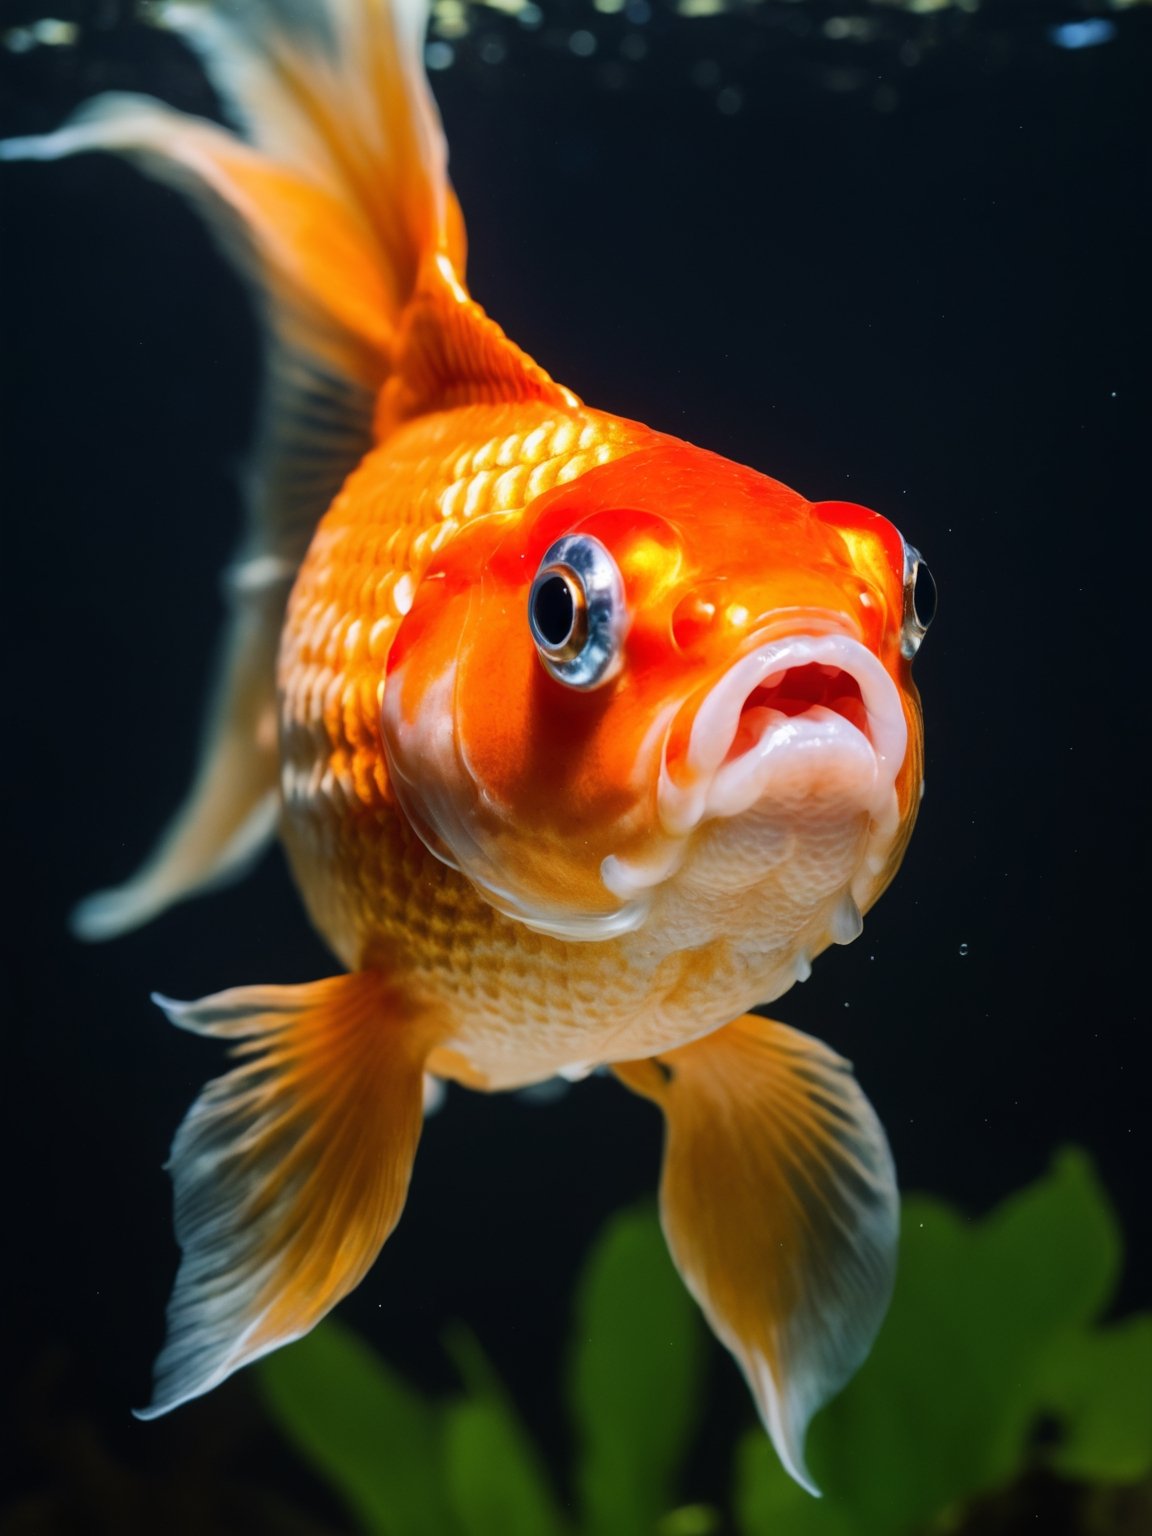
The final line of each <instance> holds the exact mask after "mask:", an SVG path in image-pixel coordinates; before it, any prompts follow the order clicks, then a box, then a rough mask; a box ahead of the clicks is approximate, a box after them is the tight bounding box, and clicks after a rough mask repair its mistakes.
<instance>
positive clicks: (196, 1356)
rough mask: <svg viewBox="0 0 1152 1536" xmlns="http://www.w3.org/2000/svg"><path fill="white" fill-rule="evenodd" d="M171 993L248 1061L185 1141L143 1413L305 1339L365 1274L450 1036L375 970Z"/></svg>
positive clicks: (211, 1094)
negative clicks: (164, 1332)
mask: <svg viewBox="0 0 1152 1536" xmlns="http://www.w3.org/2000/svg"><path fill="white" fill-rule="evenodd" d="M157 1001H158V1002H159V1003H160V1005H161V1006H162V1007H163V1009H164V1011H165V1012H166V1013H167V1015H168V1017H169V1018H170V1019H171V1021H172V1022H173V1023H174V1024H177V1025H179V1026H180V1027H181V1028H183V1029H189V1030H192V1031H194V1032H195V1033H197V1034H202V1035H215V1036H219V1037H221V1038H223V1039H227V1040H232V1041H235V1042H237V1044H236V1046H235V1048H234V1052H233V1054H234V1055H236V1056H238V1057H240V1058H242V1061H241V1064H240V1065H239V1066H237V1067H236V1068H235V1069H234V1070H233V1071H231V1072H229V1073H228V1074H227V1075H226V1076H224V1077H221V1078H217V1079H216V1080H215V1081H213V1082H211V1083H209V1085H208V1087H207V1088H206V1089H205V1090H204V1092H203V1093H202V1094H201V1096H200V1098H199V1099H198V1100H197V1101H196V1103H195V1104H194V1105H193V1106H192V1108H191V1110H189V1112H188V1115H187V1116H186V1118H185V1120H184V1123H183V1124H182V1125H181V1127H180V1129H179V1131H178V1132H177V1134H176V1139H175V1141H174V1143H173V1146H172V1156H171V1159H170V1162H169V1168H170V1171H171V1174H172V1179H173V1183H174V1186H175V1206H176V1238H177V1241H178V1242H179V1244H180V1247H181V1249H182V1253H183V1257H182V1259H181V1263H180V1269H179V1273H178V1274H177V1277H176V1286H175V1289H174V1291H173V1294H172V1300H171V1302H170V1303H169V1308H168V1337H167V1341H166V1343H165V1345H164V1348H163V1350H162V1352H161V1354H160V1356H159V1359H158V1360H157V1362H156V1385H155V1393H154V1397H153V1401H152V1403H151V1405H150V1406H149V1407H148V1408H146V1409H144V1410H143V1411H142V1412H141V1414H140V1417H142V1418H155V1417H156V1416H157V1415H159V1414H162V1413H166V1412H167V1411H168V1410H169V1409H171V1408H174V1407H176V1406H177V1404H179V1403H182V1402H185V1401H187V1400H188V1399H189V1398H192V1397H198V1396H199V1395H200V1394H201V1393H204V1392H207V1391H209V1390H210V1389H211V1388H212V1387H214V1386H216V1385H217V1384H218V1383H219V1382H221V1381H223V1380H224V1379H225V1377H227V1376H229V1375H231V1373H232V1372H233V1371H235V1370H237V1369H238V1368H239V1367H240V1366H242V1365H246V1364H247V1363H248V1362H250V1361H252V1360H255V1359H257V1358H258V1357H259V1356H261V1355H264V1354H267V1353H268V1352H269V1351H270V1350H272V1349H275V1348H276V1347H277V1346H279V1345H281V1344H286V1343H287V1342H288V1341H289V1340H291V1339H294V1338H298V1337H300V1335H301V1334H304V1333H306V1332H307V1331H308V1330H309V1329H310V1328H311V1327H312V1326H313V1325H314V1324H315V1323H316V1322H318V1321H319V1320H320V1318H321V1317H323V1316H324V1314H325V1313H326V1312H327V1311H328V1310H329V1309H330V1308H331V1307H333V1306H334V1305H335V1304H336V1302H337V1301H339V1300H340V1298H341V1297H342V1296H344V1295H346V1294H347V1293H348V1292H349V1291H350V1290H352V1289H353V1287H354V1286H356V1285H357V1284H358V1283H359V1281H360V1280H361V1279H362V1278H363V1276H364V1274H365V1273H366V1272H367V1270H368V1268H369V1266H370V1265H371V1263H372V1261H373V1260H374V1259H375V1257H376V1254H377V1253H378V1252H379V1249H380V1247H381V1245H382V1244H383V1242H384V1240H385V1239H386V1238H387V1236H388V1234H389V1233H390V1232H391V1231H392V1229H393V1227H394V1226H395V1225H396V1222H397V1221H398V1220H399V1217H400V1213H401V1211H402V1209H403V1207H404V1201H405V1198H406V1196H407V1191H408V1181H409V1177H410V1174H411V1170H412V1162H413V1159H414V1157H415V1153H416V1145H417V1142H418V1141H419V1137H420V1130H421V1125H422V1121H423V1076H424V1062H425V1059H426V1057H427V1055H428V1052H429V1050H430V1049H431V1048H432V1045H433V1043H434V1039H435V1035H436V1030H435V1028H434V1026H433V1025H432V1023H431V1022H430V1021H429V1019H428V1018H427V1017H426V1016H420V1015H413V1014H412V1012H411V1010H407V1009H405V1007H404V1005H403V1004H402V1003H401V1002H400V1000H399V999H398V998H397V997H396V996H395V995H394V994H393V993H392V992H391V991H390V989H389V988H388V986H387V984H386V982H385V981H384V980H383V978H382V977H380V976H379V975H377V974H375V973H372V972H357V973H355V974H352V975H348V976H337V977H333V978H331V979H329V980H326V981H318V982H312V983H309V984H307V985H305V986H297V987H241V988H236V989H234V990H232V991H228V992H221V993H218V994H216V995H215V996H213V997H207V998H203V999H202V1000H201V1001H200V1002H196V1003H174V1002H171V1001H169V1000H167V999H162V998H158V999H157Z"/></svg>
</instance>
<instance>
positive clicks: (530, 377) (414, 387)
mask: <svg viewBox="0 0 1152 1536" xmlns="http://www.w3.org/2000/svg"><path fill="white" fill-rule="evenodd" d="M502 400H543V401H546V402H547V403H549V404H551V405H558V406H562V407H566V408H572V407H575V406H578V405H579V404H580V401H579V398H578V397H577V396H576V395H574V394H573V393H572V391H571V390H570V389H566V388H565V387H564V386H563V385H562V384H557V383H556V381H555V380H554V379H553V378H552V377H551V376H550V375H549V374H548V373H546V372H545V370H544V369H543V368H541V366H540V364H539V363H537V362H534V361H533V359H532V358H530V357H529V356H528V354H527V353H526V352H524V351H522V350H521V349H520V348H519V347H518V346H517V345H516V344H515V342H512V341H509V339H508V337H507V336H506V335H505V334H504V332H503V331H502V330H501V329H500V327H499V326H498V325H497V324H496V322H495V320H493V319H491V318H490V317H489V316H488V315H487V314H486V313H485V312H484V310H483V309H481V307H480V305H479V304H477V303H476V301H475V299H473V298H472V297H471V295H470V294H469V293H468V290H467V289H466V288H465V287H464V285H463V283H462V282H461V281H460V279H459V278H458V277H457V275H456V273H455V271H454V270H453V267H452V263H451V261H450V260H449V258H448V257H447V256H446V255H445V254H444V253H443V252H435V253H433V254H431V255H429V256H428V257H427V258H426V259H425V261H424V264H423V266H422V267H421V269H420V276H419V279H418V281H417V284H416V291H415V293H414V294H413V296H412V300H411V302H410V304H409V305H408V308H407V309H406V310H405V312H404V315H403V318H402V320H401V323H400V328H399V331H398V333H397V338H396V353H395V363H394V371H393V373H392V376H391V377H390V378H389V380H388V383H387V384H386V385H385V387H384V390H383V391H382V393H381V396H380V405H379V408H378V412H377V431H378V434H379V436H381V437H385V436H387V435H388V433H389V432H391V431H393V430H394V429H395V428H396V427H397V426H399V425H400V423H401V422H404V421H408V420H410V419H411V418H412V417H414V416H420V415H423V414H424V413H425V412H427V411H432V410H447V409H451V408H452V407H454V406H459V405H478V404H488V403H492V402H495V401H502Z"/></svg>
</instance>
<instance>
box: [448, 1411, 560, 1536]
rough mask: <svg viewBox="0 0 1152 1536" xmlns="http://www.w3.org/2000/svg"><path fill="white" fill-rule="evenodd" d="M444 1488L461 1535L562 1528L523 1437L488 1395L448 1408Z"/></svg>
mask: <svg viewBox="0 0 1152 1536" xmlns="http://www.w3.org/2000/svg"><path fill="white" fill-rule="evenodd" d="M448 1492H449V1497H450V1499H451V1502H452V1507H453V1510H454V1511H455V1514H456V1518H457V1521H458V1523H459V1527H460V1529H461V1530H463V1531H464V1532H466V1533H467V1536H496V1533H499V1536H560V1533H562V1532H563V1530H564V1524H563V1521H562V1518H561V1516H560V1514H559V1512H558V1510H557V1509H556V1506H555V1504H554V1502H553V1499H552V1494H551V1492H550V1490H549V1488H548V1484H547V1482H546V1481H545V1478H544V1476H543V1474H542V1472H541V1471H540V1468H539V1465H538V1463H537V1460H536V1456H535V1453H534V1451H533V1449H532V1447H531V1445H530V1443H529V1441H528V1438H527V1436H526V1435H525V1433H524V1432H523V1430H522V1429H521V1427H520V1425H519V1422H518V1421H517V1419H516V1418H515V1416H514V1415H513V1414H512V1413H511V1412H510V1411H509V1410H508V1409H507V1408H506V1407H505V1405H504V1404H502V1403H501V1402H500V1401H498V1400H496V1399H493V1398H488V1399H482V1400H472V1401H469V1402H464V1403H458V1404H456V1405H454V1406H453V1407H452V1408H450V1409H449V1411H448Z"/></svg>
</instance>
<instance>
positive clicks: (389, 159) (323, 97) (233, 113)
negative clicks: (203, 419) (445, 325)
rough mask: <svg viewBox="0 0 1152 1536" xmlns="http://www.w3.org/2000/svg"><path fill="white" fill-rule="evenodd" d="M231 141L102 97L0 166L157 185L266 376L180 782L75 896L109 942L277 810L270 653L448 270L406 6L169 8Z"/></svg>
mask: <svg viewBox="0 0 1152 1536" xmlns="http://www.w3.org/2000/svg"><path fill="white" fill-rule="evenodd" d="M161 17H162V20H163V21H164V23H165V24H167V25H169V26H171V27H173V28H174V29H176V30H178V31H179V32H181V33H182V34H183V36H184V37H185V38H186V39H187V40H188V42H189V43H190V44H191V46H192V47H193V48H194V49H195V50H196V52H197V53H198V54H199V56H200V58H201V60H202V61H203V63H204V66H205V69H206V70H207V73H208V75H209V77H210V79H211V81H212V84H213V86H214V87H215V88H216V90H217V92H218V94H219V96H220V98H221V100H222V101H223V103H224V106H225V108H226V110H227V112H228V113H229V115H230V117H232V118H233V119H234V121H235V122H236V123H237V124H238V126H239V128H240V129H241V130H242V133H243V137H241V135H240V133H234V132H231V131H229V130H227V129H225V128H221V127H220V126H218V125H217V124H215V123H211V122H208V121H206V120H204V119H199V118H194V117H190V116H187V115H186V114H184V113H180V112H176V111H174V110H172V109H171V108H169V107H167V106H165V105H163V104H162V103H161V102H158V101H155V100H152V99H151V98H149V97H145V96H134V95H106V96H101V97H99V98H97V99H96V100H95V101H93V102H92V103H90V104H89V105H87V106H85V107H84V108H82V109H81V110H80V112H79V113H77V115H76V116H75V117H74V118H73V119H72V120H71V121H70V122H69V123H67V124H65V126H64V127H63V128H61V129H59V130H58V131H57V132H56V133H52V134H48V135H46V136H44V137H42V138H34V139H14V140H10V141H8V142H7V143H6V144H3V145H0V157H3V158H6V159H38V160H52V159H56V158H58V157H60V156H63V155H69V154H76V153H80V152H82V151H86V150H110V151H113V152H115V153H117V154H121V155H123V156H124V157H125V158H126V159H128V160H130V161H132V162H133V163H134V164H136V165H138V166H139V167H140V168H141V169H142V170H143V171H145V172H146V173H147V174H149V175H150V176H153V177H155V178H156V179H158V180H160V181H164V182H167V183H168V184H169V185H172V186H175V187H177V188H179V189H180V190H181V191H182V192H184V193H185V194H186V195H187V196H188V198H189V199H190V200H191V202H192V203H193V204H194V206H195V207H196V208H197V209H198V210H199V211H200V213H201V214H202V215H203V217H204V218H205V220H206V221H207V223H208V225H209V227H210V228H211V230H212V231H213V233H214V234H215V235H216V237H217V239H218V241H219V243H220V244H221V246H222V247H223V249H224V250H225V251H226V253H227V254H228V256H229V257H230V258H231V259H232V260H233V262H234V263H235V264H236V266H237V267H238V268H239V270H240V271H241V272H242V273H243V274H244V275H245V277H246V278H247V279H248V280H249V282H250V284H251V287H252V289H253V291H254V293H255V295H256V297H257V300H258V302H259V304H260V307H261V309H262V312H263V315H264V317H265V321H266V327H267V335H268V352H267V369H266V378H267V383H266V387H265V393H264V403H263V411H262V419H261V425H260V428H259V432H258V436H257V441H256V445H255V449H254V453H253V456H252V460H251V464H250V469H249V474H248V477H247V492H248V494H247V517H246V528H245V533H244V537H243V540H242V543H241V547H240V550H239V552H238V556H237V559H236V562H235V565H234V567H233V569H232V570H231V572H230V573H229V580H228V582H227V596H228V602H229V608H230V613H229V618H228V622H227V632H226V636H225V643H224V646H223V648H222V652H221V657H220V661H219V663H218V668H217V678H216V685H215V688H214V690H213V694H212V699H211V704H210V708H209V710H208V714H207V718H206V720H205V724H204V729H203V737H202V748H201V755H200V762H199V767H198V769H197V772H196V775H195V778H194V781H193V784H192V787H191V790H190V792H189V794H188V796H187V798H186V800H185V802H184V804H183V805H182V806H181V808H180V810H179V812H178V813H177V815H176V817H175V818H174V820H173V822H172V824H171V825H170V827H169V828H168V829H167V831H166V832H165V833H164V835H163V836H162V838H161V839H160V841H159V844H158V845H157V847H156V848H155V850H154V852H153V853H152V855H151V857H150V858H149V859H148V860H147V861H146V863H145V864H144V866H143V867H142V868H141V870H140V871H139V873H138V874H137V875H135V876H134V877H133V878H132V879H131V880H129V881H128V882H127V883H126V884H125V885H122V886H119V887H117V888H116V889H114V890H110V891H104V892H101V893H99V894H97V895H95V896H93V897H90V898H89V899H88V900H87V901H85V902H83V903H82V904H81V905H80V907H79V908H78V909H77V911H76V914H75V926H76V929H77V931H78V932H79V933H80V935H81V936H82V937H85V938H90V939H101V938H109V937H112V936H114V935H116V934H119V933H123V932H126V931H127V930H129V929H131V928H134V927H136V926H138V925H139V924H141V923H144V922H147V921H148V920H149V919H150V918H152V917H155V916H156V915H157V914H158V913H159V912H161V911H163V910H164V909H165V908H166V907H168V906H169V905H171V904H172V903H173V902H176V901H179V900H181V899H182V898H183V897H185V896H189V895H192V894H193V893H195V892H197V891H201V890H204V889H206V888H207V887H209V886H211V885H215V884H218V883H221V882H222V881H224V880H227V879H229V878H231V877H232V876H234V875H236V874H239V873H240V872H242V870H243V869H244V868H245V867H246V866H247V865H248V863H249V862H250V861H251V860H252V859H253V858H254V857H255V856H256V855H257V854H258V853H259V852H260V850H261V849H262V848H263V847H264V845H265V843H266V841H267V839H268V838H269V836H270V835H271V833H272V830H273V827H274V824H275V815H276V798H277V775H278V769H277V749H276V734H277V733H276V689H275V659H276V649H277V643H278V637H279V631H280V626H281V622H282V618H283V611H284V605H285V601H286V599H287V594H288V590H289V587H290V585H291V582H292V579H293V576H294V575H295V572H296V570H297V568H298V566H299V564H300V561H301V559H302V558H303V555H304V553H305V551H306V549H307V547H308V543H309V541H310V539H311V536H312V532H313V530H314V528H315V526H316V523H317V521H318V519H319V518H320V516H321V515H322V514H323V512H324V511H325V510H326V508H327V507H328V505H329V503H330V502H331V500H332V498H333V496H334V494H335V493H336V491H337V490H338V489H339V487H340V485H341V483H342V482H343V480H344V478H345V477H346V476H347V474H348V472H349V471H350V470H351V469H352V468H353V467H354V466H355V465H356V463H357V462H358V461H359V459H360V457H361V456H362V454H363V453H364V451H365V449H366V448H367V447H368V446H369V445H370V442H371V430H372V421H373V410H374V406H375V402H376V399H377V396H378V393H379V391H380V389H381V387H382V385H383V384H384V383H385V382H386V380H387V379H388V377H389V375H390V373H391V371H392V367H393V362H394V356H395V349H396V337H397V327H398V324H399V319H400V315H401V313H402V311H403V309H404V306H405V304H406V303H407V301H408V299H409V298H410V296H411V294H412V292H413V289H414V287H415V284H416V281H417V276H418V273H419V270H420V268H421V264H422V263H424V262H426V261H427V260H428V258H430V257H432V256H439V257H440V258H442V259H443V261H444V262H446V263H447V264H448V265H449V266H450V267H451V269H452V270H453V271H454V272H455V273H457V274H461V275H462V273H463V265H464V229H463V222H462V220H461V218H460V214H459V210H458V207H457V205H456V201H455V198H454V196H453V194H452V191H451V188H450V187H449V184H448V179H447V172H446V151H445V146H444V140H443V135H442V133H441V130H440V124H439V119H438V116H437V113H436V108H435V104H434V103H433V100H432V97H431V94H430V92H429V90H428V84H427V80H426V78H425V75H424V70H423V65H422V60H421V51H422V44H423V34H424V28H425V23H426V17H427V8H426V4H425V0H217V3H215V4H213V5H191V4H184V5H178V4H171V5H167V6H165V7H164V8H163V10H162V12H161Z"/></svg>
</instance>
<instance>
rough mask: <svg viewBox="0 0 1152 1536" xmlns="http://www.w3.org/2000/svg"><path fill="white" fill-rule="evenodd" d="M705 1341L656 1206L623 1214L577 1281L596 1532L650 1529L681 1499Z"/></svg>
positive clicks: (579, 1370) (591, 1519) (585, 1448)
mask: <svg viewBox="0 0 1152 1536" xmlns="http://www.w3.org/2000/svg"><path fill="white" fill-rule="evenodd" d="M702 1343H703V1336H702V1328H701V1324H700V1321H699V1318H698V1316H697V1313H696V1309H695V1305H694V1303H693V1302H692V1300H691V1298H690V1297H689V1295H688V1293H687V1291H686V1290H685V1289H684V1286H683V1284H682V1282H681V1280H680V1277H679V1276H678V1275H677V1273H676V1271H675V1269H674V1268H673V1266H672V1261H671V1259H670V1258H669V1256H668V1251H667V1248H666V1246H665V1243H664V1236H663V1233H662V1232H661V1230H660V1224H659V1222H658V1220H657V1218H656V1215H655V1212H654V1211H652V1210H651V1209H648V1208H645V1209H642V1210H638V1211H626V1212H624V1213H622V1214H621V1215H618V1216H617V1217H616V1218H615V1219H614V1220H613V1221H612V1222H611V1223H610V1224H609V1226H608V1227H607V1229H606V1230H605V1232H604V1233H603V1234H602V1236H601V1237H600V1239H599V1241H598V1242H597V1244H596V1247H595V1249H594V1250H593V1252H592V1255H591V1257H590V1259H589V1261H588V1263H587V1265H586V1267H585V1269H584V1273H583V1274H582V1276H581V1278H580V1280H579V1282H578V1286H577V1295H576V1316H575V1321H574V1325H573V1350H572V1355H571V1360H570V1369H569V1374H568V1399H569V1406H570V1410H571V1414H572V1418H573V1421H574V1424H575V1426H576V1430H577V1434H578V1444H579V1458H578V1462H577V1467H576V1483H577V1487H578V1489H579V1493H580V1500H581V1505H582V1508H583V1512H584V1519H585V1524H586V1525H587V1528H588V1530H589V1532H590V1533H591V1536H648V1533H649V1532H651V1531H652V1530H653V1529H654V1528H655V1525H656V1522H657V1520H658V1519H659V1517H660V1516H661V1514H663V1513H664V1511H666V1510H667V1509H668V1507H669V1505H670V1504H671V1503H672V1502H673V1500H674V1498H675V1494H676V1486H675V1485H676V1481H677V1474H678V1472H679V1469H680V1467H681V1465H682V1462H683V1458H684V1453H685V1448H686V1446H687V1442H688V1437H689V1435H690V1434H691V1432H692V1429H693V1427H694V1424H695V1420H696V1416H697V1413H698V1411H699V1407H700V1369H701V1363H702Z"/></svg>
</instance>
